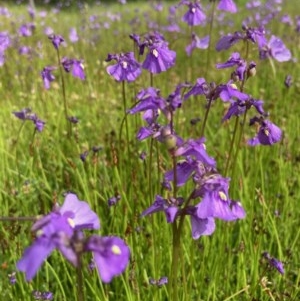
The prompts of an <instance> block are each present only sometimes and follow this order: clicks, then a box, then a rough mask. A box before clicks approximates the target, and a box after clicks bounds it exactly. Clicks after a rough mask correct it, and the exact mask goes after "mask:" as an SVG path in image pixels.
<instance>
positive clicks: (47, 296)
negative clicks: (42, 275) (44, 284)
mask: <svg viewBox="0 0 300 301" xmlns="http://www.w3.org/2000/svg"><path fill="white" fill-rule="evenodd" d="M32 296H33V298H34V299H35V300H53V293H52V292H49V291H45V292H40V291H36V290H34V291H32Z"/></svg>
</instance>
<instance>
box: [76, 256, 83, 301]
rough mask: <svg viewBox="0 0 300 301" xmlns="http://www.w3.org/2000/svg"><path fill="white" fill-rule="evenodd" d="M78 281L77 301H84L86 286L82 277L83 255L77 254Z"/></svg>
mask: <svg viewBox="0 0 300 301" xmlns="http://www.w3.org/2000/svg"><path fill="white" fill-rule="evenodd" d="M77 260H78V262H77V267H76V281H77V286H76V287H77V301H84V284H83V275H82V261H81V253H79V254H77Z"/></svg>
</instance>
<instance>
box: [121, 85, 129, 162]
mask: <svg viewBox="0 0 300 301" xmlns="http://www.w3.org/2000/svg"><path fill="white" fill-rule="evenodd" d="M122 99H123V110H124V118H125V130H126V144H127V155H128V157H129V159H130V158H131V156H130V155H129V130H128V119H127V112H126V110H127V103H126V92H125V81H124V80H123V81H122Z"/></svg>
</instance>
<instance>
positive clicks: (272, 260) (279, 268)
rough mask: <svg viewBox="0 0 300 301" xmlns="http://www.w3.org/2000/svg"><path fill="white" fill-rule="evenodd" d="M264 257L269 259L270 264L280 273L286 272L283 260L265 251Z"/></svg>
mask: <svg viewBox="0 0 300 301" xmlns="http://www.w3.org/2000/svg"><path fill="white" fill-rule="evenodd" d="M262 257H263V258H265V259H266V260H267V261H268V264H269V265H270V266H271V267H273V268H275V269H276V270H277V271H278V272H279V273H280V274H282V275H283V274H284V266H283V263H282V262H281V261H279V260H278V259H276V258H275V257H271V256H270V254H269V253H268V252H263V253H262Z"/></svg>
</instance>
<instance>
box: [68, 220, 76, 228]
mask: <svg viewBox="0 0 300 301" xmlns="http://www.w3.org/2000/svg"><path fill="white" fill-rule="evenodd" d="M68 223H69V225H70V226H71V227H72V228H74V227H75V223H74V220H73V219H71V218H68Z"/></svg>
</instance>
